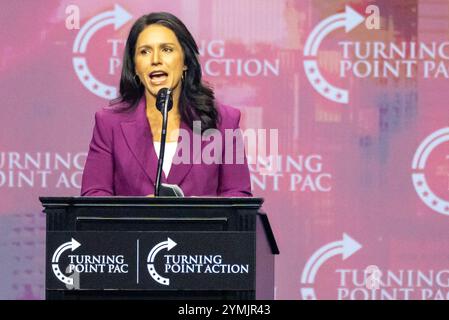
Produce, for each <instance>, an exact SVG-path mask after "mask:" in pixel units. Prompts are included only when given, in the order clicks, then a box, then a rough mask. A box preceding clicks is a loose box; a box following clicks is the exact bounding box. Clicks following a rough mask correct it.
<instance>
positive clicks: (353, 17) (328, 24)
mask: <svg viewBox="0 0 449 320" xmlns="http://www.w3.org/2000/svg"><path fill="white" fill-rule="evenodd" d="M364 19H365V18H364V17H363V16H362V15H360V14H358V13H357V12H356V11H354V10H353V9H352V8H351V7H349V6H346V8H345V12H344V13H339V14H335V15H332V16H330V17H328V18H326V19H324V20H323V21H321V22H320V23H319V24H318V25H317V26H316V27H315V28H314V29H313V30H312V32H311V33H310V35H309V37H308V38H307V41H306V45H305V47H304V70H305V72H306V75H307V79H308V80H309V82H310V84H311V85H312V86H313V87H314V88H315V90H316V91H317V92H318V93H319V94H321V95H322V96H323V97H325V98H327V99H329V100H331V101H334V102H338V103H343V104H346V103H348V102H349V92H348V90H346V89H343V88H338V87H336V86H334V85H332V84H330V83H329V82H328V81H327V80H326V79H325V78H324V77H323V75H322V74H321V72H320V70H319V67H318V61H317V58H316V57H317V55H318V48H319V47H320V44H321V42H322V41H323V39H324V38H325V37H326V36H328V35H329V34H330V33H331V32H333V31H335V30H337V29H339V28H345V31H346V33H348V32H350V31H351V30H352V29H354V28H355V27H357V26H358V25H359V24H361V23H362V22H363V21H364Z"/></svg>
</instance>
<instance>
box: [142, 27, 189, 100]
mask: <svg viewBox="0 0 449 320" xmlns="http://www.w3.org/2000/svg"><path fill="white" fill-rule="evenodd" d="M134 64H135V68H136V70H135V72H136V74H137V75H138V76H139V78H140V81H141V82H142V84H143V85H144V86H145V88H146V90H147V92H148V93H150V94H151V95H152V96H154V97H156V96H157V93H158V91H159V89H161V88H169V87H171V88H172V89H173V91H174V97H175V98H177V97H179V93H180V87H181V86H180V85H179V83H180V81H181V76H182V73H183V71H184V70H186V69H187V67H186V66H185V65H184V52H183V50H182V47H181V44H180V43H179V41H178V39H177V38H176V35H175V33H174V32H173V31H172V30H170V29H169V28H167V27H164V26H162V25H158V24H152V25H149V26H147V27H146V28H145V29H143V31H142V32H141V33H140V34H139V36H138V38H137V42H136V52H135V55H134Z"/></svg>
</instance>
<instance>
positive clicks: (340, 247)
mask: <svg viewBox="0 0 449 320" xmlns="http://www.w3.org/2000/svg"><path fill="white" fill-rule="evenodd" d="M361 248H362V245H361V244H360V243H358V242H357V241H355V240H354V239H353V238H351V237H350V236H348V235H347V234H346V233H343V239H342V240H340V241H335V242H331V243H329V244H327V245H325V246H323V247H321V248H320V249H318V250H317V251H315V253H314V254H313V255H312V257H311V258H310V259H309V261H307V263H306V266H305V267H304V270H303V272H302V276H301V283H302V284H304V285H311V284H313V283H315V277H316V274H317V272H318V270H319V269H320V267H321V266H322V265H323V263H325V262H326V261H327V260H329V259H331V258H332V257H334V256H337V255H342V256H343V260H346V259H347V258H349V257H350V256H352V255H353V254H354V253H356V252H357V251H359V250H360V249H361ZM301 295H302V298H303V299H305V300H311V299H313V300H315V299H316V295H315V292H314V290H313V288H311V287H307V288H302V289H301Z"/></svg>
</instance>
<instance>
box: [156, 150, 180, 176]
mask: <svg viewBox="0 0 449 320" xmlns="http://www.w3.org/2000/svg"><path fill="white" fill-rule="evenodd" d="M153 144H154V150H155V151H156V155H157V158H158V159H159V151H160V148H161V143H160V142H159V141H153ZM177 145H178V142H166V143H165V151H164V163H163V164H162V170H163V171H164V173H165V177H168V173H169V172H170V168H171V164H172V162H173V157H174V156H175V153H176V148H177Z"/></svg>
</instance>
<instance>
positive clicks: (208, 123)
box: [111, 12, 219, 131]
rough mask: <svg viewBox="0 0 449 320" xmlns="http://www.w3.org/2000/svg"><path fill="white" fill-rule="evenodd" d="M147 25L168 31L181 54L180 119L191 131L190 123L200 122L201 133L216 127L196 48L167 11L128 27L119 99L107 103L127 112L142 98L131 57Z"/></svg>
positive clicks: (180, 22)
mask: <svg viewBox="0 0 449 320" xmlns="http://www.w3.org/2000/svg"><path fill="white" fill-rule="evenodd" d="M151 24H158V25H162V26H164V27H166V28H169V29H170V30H172V31H173V32H174V33H175V35H176V37H177V39H178V41H179V43H180V44H181V47H182V49H183V51H184V64H185V65H186V66H187V70H186V71H185V72H184V80H183V81H181V86H182V87H181V95H180V99H179V112H180V114H181V120H182V121H184V122H185V123H186V124H187V125H188V126H190V127H191V128H192V126H193V121H195V120H196V121H201V131H204V130H206V129H211V128H217V124H218V121H219V119H218V118H219V115H218V112H217V108H216V106H215V97H214V92H213V90H212V88H210V87H209V86H208V85H207V84H205V83H203V82H202V80H201V78H202V73H201V65H200V62H199V59H198V56H199V52H198V46H197V44H196V42H195V40H194V39H193V37H192V35H191V34H190V32H189V30H188V29H187V27H186V26H185V25H184V23H182V21H181V20H179V19H178V18H177V17H176V16H174V15H172V14H171V13H167V12H154V13H150V14H147V15H144V16H142V17H140V18H139V19H138V20H137V21H136V22H135V23H134V25H133V26H132V27H131V31H130V32H129V35H128V39H127V41H126V47H125V53H124V55H123V66H122V74H121V77H120V96H119V97H118V98H117V99H115V100H113V101H111V104H112V105H116V104H117V103H120V104H121V106H120V107H119V108H117V109H116V110H117V111H120V112H124V111H131V110H134V109H135V108H136V107H137V105H138V103H139V101H140V99H141V98H142V96H143V95H144V91H145V87H144V86H143V85H142V83H141V82H140V80H139V79H138V77H135V65H134V54H135V50H136V42H137V38H138V37H139V34H140V33H141V32H142V31H143V29H145V27H147V26H149V25H151ZM136 78H137V79H136ZM123 103H124V104H123Z"/></svg>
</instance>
